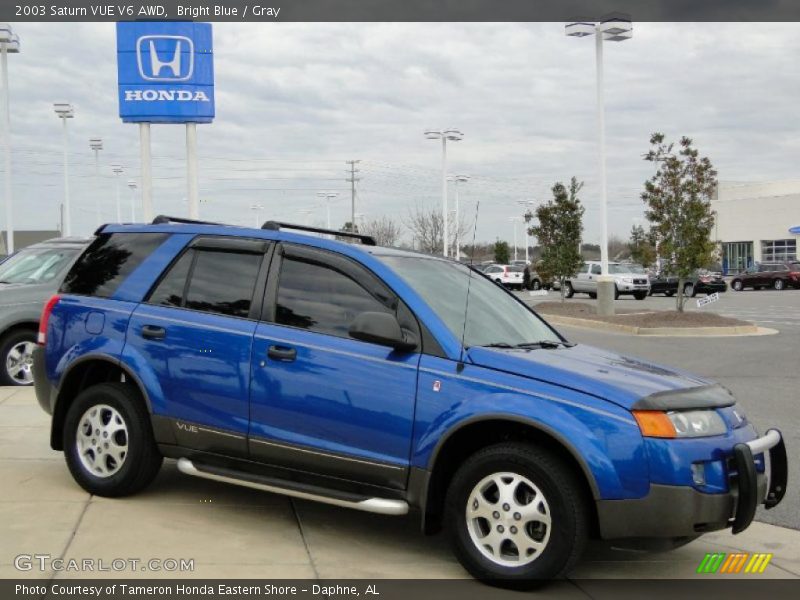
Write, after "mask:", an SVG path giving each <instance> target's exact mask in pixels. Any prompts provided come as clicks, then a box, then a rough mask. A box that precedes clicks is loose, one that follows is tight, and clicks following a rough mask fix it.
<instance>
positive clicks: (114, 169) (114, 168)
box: [111, 165, 122, 223]
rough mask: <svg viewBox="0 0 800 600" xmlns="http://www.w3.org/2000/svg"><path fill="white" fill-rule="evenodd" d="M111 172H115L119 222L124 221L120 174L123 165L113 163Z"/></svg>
mask: <svg viewBox="0 0 800 600" xmlns="http://www.w3.org/2000/svg"><path fill="white" fill-rule="evenodd" d="M111 172H112V173H114V175H115V177H114V179H115V180H116V188H117V223H122V207H121V206H120V200H119V176H120V175H122V166H121V165H111Z"/></svg>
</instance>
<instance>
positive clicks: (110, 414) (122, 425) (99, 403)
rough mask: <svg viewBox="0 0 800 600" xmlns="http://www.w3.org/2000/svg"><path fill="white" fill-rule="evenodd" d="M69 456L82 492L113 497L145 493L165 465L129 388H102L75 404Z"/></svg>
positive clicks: (68, 423) (67, 438)
mask: <svg viewBox="0 0 800 600" xmlns="http://www.w3.org/2000/svg"><path fill="white" fill-rule="evenodd" d="M64 455H65V457H66V460H67V466H68V467H69V470H70V472H71V473H72V477H73V478H74V479H75V481H77V482H78V484H80V486H81V487H82V488H83V489H85V490H86V491H87V492H89V493H91V494H95V495H98V496H109V497H116V496H127V495H129V494H134V493H136V492H138V491H139V490H141V489H143V488H144V487H146V486H147V485H148V484H149V483H150V482H151V481H152V480H153V478H154V477H155V476H156V474H157V473H158V470H159V469H160V468H161V462H162V460H163V458H162V456H161V454H160V453H159V451H158V447H157V446H156V443H155V440H154V438H153V430H152V427H151V425H150V421H149V415H148V413H147V409H146V408H145V406H144V404H143V402H142V399H141V397H140V395H139V393H138V391H137V390H136V389H135V388H133V387H132V386H130V385H128V384H124V383H101V384H98V385H95V386H92V387H90V388H87V389H85V390H84V391H82V392H81V393H80V394H79V395H78V397H77V398H75V400H74V402H73V403H72V405H71V406H70V407H69V409H68V410H67V416H66V419H65V420H64Z"/></svg>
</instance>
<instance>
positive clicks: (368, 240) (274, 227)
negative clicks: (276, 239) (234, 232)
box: [261, 221, 377, 246]
mask: <svg viewBox="0 0 800 600" xmlns="http://www.w3.org/2000/svg"><path fill="white" fill-rule="evenodd" d="M261 229H269V230H271V231H280V230H281V229H297V230H298V231H310V232H312V233H326V234H329V235H336V236H341V237H349V238H354V239H357V240H360V241H361V243H362V244H364V245H365V246H377V244H376V243H375V238H373V237H372V236H371V235H366V234H363V233H354V232H352V231H337V230H335V229H323V228H321V227H309V226H307V225H295V224H294V223H283V222H281V221H267V222H266V223H264V224H263V225H262V226H261Z"/></svg>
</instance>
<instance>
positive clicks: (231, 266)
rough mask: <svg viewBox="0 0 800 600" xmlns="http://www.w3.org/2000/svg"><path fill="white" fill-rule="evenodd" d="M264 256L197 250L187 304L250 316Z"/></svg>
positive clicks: (199, 308)
mask: <svg viewBox="0 0 800 600" xmlns="http://www.w3.org/2000/svg"><path fill="white" fill-rule="evenodd" d="M262 256H263V255H261V254H245V253H239V252H218V251H209V250H195V259H194V266H193V267H192V270H191V279H190V281H189V289H188V291H187V294H186V298H185V299H184V303H183V305H184V307H186V308H190V309H192V310H202V311H205V312H212V313H219V314H223V315H230V316H232V317H247V316H248V313H249V312H250V303H251V301H252V299H253V289H254V288H255V284H256V277H257V276H258V267H259V265H260V264H261V258H262ZM175 266H176V267H177V266H178V265H175Z"/></svg>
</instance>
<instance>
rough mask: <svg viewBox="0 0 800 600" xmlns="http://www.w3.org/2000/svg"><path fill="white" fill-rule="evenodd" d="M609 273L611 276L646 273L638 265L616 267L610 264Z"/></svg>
mask: <svg viewBox="0 0 800 600" xmlns="http://www.w3.org/2000/svg"><path fill="white" fill-rule="evenodd" d="M608 272H609V273H610V274H611V275H621V274H623V273H644V269H642V268H641V267H640V266H638V265H615V264H614V263H609V264H608Z"/></svg>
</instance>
